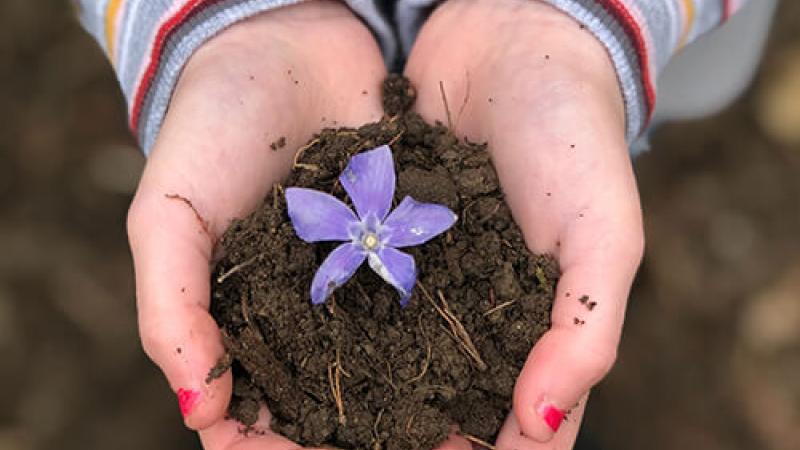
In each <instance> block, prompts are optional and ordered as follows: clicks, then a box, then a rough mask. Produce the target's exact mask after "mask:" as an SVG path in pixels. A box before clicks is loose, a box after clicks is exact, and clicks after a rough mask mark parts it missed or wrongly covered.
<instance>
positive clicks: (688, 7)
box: [678, 0, 695, 49]
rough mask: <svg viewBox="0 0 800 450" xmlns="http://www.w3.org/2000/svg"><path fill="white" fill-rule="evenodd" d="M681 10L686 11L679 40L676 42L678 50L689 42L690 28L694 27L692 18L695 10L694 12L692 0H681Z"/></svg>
mask: <svg viewBox="0 0 800 450" xmlns="http://www.w3.org/2000/svg"><path fill="white" fill-rule="evenodd" d="M683 9H684V11H686V15H685V16H684V19H683V33H681V40H680V41H678V48H679V49H680V48H683V46H685V45H686V43H687V42H688V41H689V34H690V33H691V31H692V26H693V25H694V17H695V10H694V1H693V0H683Z"/></svg>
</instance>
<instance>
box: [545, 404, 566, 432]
mask: <svg viewBox="0 0 800 450" xmlns="http://www.w3.org/2000/svg"><path fill="white" fill-rule="evenodd" d="M540 414H541V415H542V418H543V419H544V421H545V423H547V426H549V427H550V429H552V430H553V432H554V433H555V432H556V431H558V428H559V427H560V426H561V423H562V422H563V421H564V414H565V413H564V411H562V410H560V409H558V408H556V407H555V406H552V405H548V406H545V407H544V408H543V409H542V411H541V413H540Z"/></svg>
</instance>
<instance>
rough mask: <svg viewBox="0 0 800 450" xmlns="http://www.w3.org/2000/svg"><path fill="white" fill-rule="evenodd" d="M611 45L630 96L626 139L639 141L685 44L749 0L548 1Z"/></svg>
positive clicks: (626, 95) (619, 75) (623, 86)
mask: <svg viewBox="0 0 800 450" xmlns="http://www.w3.org/2000/svg"><path fill="white" fill-rule="evenodd" d="M544 1H545V2H546V3H549V4H551V5H553V6H554V7H556V8H558V9H560V10H562V11H564V12H565V13H567V14H569V15H570V16H572V17H573V18H574V19H575V20H576V21H578V22H579V23H580V24H581V26H583V27H585V28H586V29H587V30H588V31H590V32H591V33H593V34H594V35H595V36H596V37H597V38H598V39H599V40H600V41H601V42H602V43H603V45H604V46H605V48H606V50H607V51H608V54H609V56H610V58H611V61H612V63H613V65H614V68H615V69H616V72H617V78H618V79H619V83H620V87H621V90H622V95H623V98H624V101H625V112H626V138H627V140H628V142H629V143H633V142H634V141H636V139H637V138H638V137H639V136H640V135H641V134H642V132H643V131H644V130H645V129H646V128H647V125H648V123H649V121H650V118H651V116H652V114H653V111H654V109H655V101H656V78H657V76H658V73H659V72H660V71H661V70H662V69H663V68H664V67H665V66H666V64H667V62H669V60H670V58H671V57H672V55H673V54H674V53H675V52H676V51H678V50H679V49H680V48H682V47H683V46H684V45H686V44H688V43H690V42H692V41H693V40H695V39H696V38H697V37H699V36H701V35H702V34H704V33H706V32H708V31H709V30H711V29H713V28H715V27H717V26H719V25H720V24H721V23H723V22H725V21H726V20H727V19H728V17H730V16H731V15H732V14H733V13H734V12H735V11H736V10H737V9H738V8H739V7H741V5H742V4H743V3H745V1H746V0H714V1H706V0H704V1H694V0H681V1H654V0H544Z"/></svg>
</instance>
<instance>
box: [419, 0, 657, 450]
mask: <svg viewBox="0 0 800 450" xmlns="http://www.w3.org/2000/svg"><path fill="white" fill-rule="evenodd" d="M406 75H407V76H408V77H409V78H410V79H411V81H412V83H414V84H415V85H416V86H417V89H418V101H417V108H418V110H419V112H420V113H421V114H422V115H423V117H425V118H426V119H428V120H439V121H441V122H443V123H445V124H447V123H450V124H451V125H452V127H453V128H454V129H455V131H456V132H457V133H458V134H460V135H462V136H466V137H468V138H469V139H470V140H472V141H475V142H483V141H485V142H488V143H489V148H490V151H491V153H492V158H493V162H494V164H495V167H496V169H497V171H498V175H499V177H500V181H501V185H502V186H503V189H504V192H505V194H506V198H507V201H508V203H509V205H510V207H511V209H512V212H513V214H514V217H515V220H516V221H517V223H518V224H519V225H520V227H521V228H522V231H523V234H524V235H525V239H526V243H527V245H528V247H529V248H530V249H531V250H532V251H534V252H549V253H552V254H553V255H555V256H556V257H557V258H558V261H559V263H560V265H561V270H562V277H561V279H560V281H559V284H558V288H557V292H556V301H555V304H554V306H553V311H552V328H551V329H550V331H548V332H547V333H546V334H545V335H544V336H543V338H542V339H541V340H540V341H539V342H538V343H537V344H536V345H535V346H534V348H533V350H532V351H531V353H530V355H529V357H528V360H527V362H526V364H525V366H524V368H523V369H522V373H521V374H520V376H519V379H518V380H517V384H516V387H515V392H514V402H513V411H512V414H510V416H509V417H508V419H507V421H506V424H505V426H504V428H503V430H502V431H501V433H500V435H499V438H498V442H497V446H498V448H501V449H506V448H515V449H520V450H521V449H545V448H546V449H568V448H572V446H573V444H574V441H575V437H576V434H577V430H578V427H579V425H580V420H581V417H582V414H583V408H584V405H585V400H586V397H587V395H588V392H589V390H590V389H591V387H592V386H593V385H594V384H596V383H597V382H598V381H599V380H601V379H602V378H603V376H604V375H605V374H606V373H607V372H608V370H609V369H610V368H611V366H612V364H613V362H614V360H615V357H616V350H617V345H618V342H619V338H620V333H621V329H622V323H623V320H624V316H625V305H626V302H627V297H628V293H629V289H630V286H631V283H632V281H633V277H634V275H635V272H636V270H637V267H638V265H639V263H640V260H641V256H642V251H643V245H644V244H643V232H642V219H641V208H640V206H639V198H638V193H637V189H636V184H635V180H634V175H633V171H632V168H631V161H630V157H629V155H628V149H627V145H626V142H625V138H624V134H625V130H624V126H625V123H624V107H623V102H622V96H621V93H620V91H619V87H618V82H617V79H616V77H615V72H614V70H613V67H612V65H611V61H610V58H609V57H608V55H607V53H606V51H605V49H604V48H603V47H602V45H601V44H600V43H599V42H598V41H597V40H596V39H595V38H594V37H593V36H592V35H591V34H590V33H589V32H588V31H586V30H584V29H583V28H582V27H580V26H579V25H578V23H577V22H575V21H573V20H572V19H571V18H569V17H568V16H566V15H564V14H563V13H561V12H559V11H557V10H556V9H554V8H552V7H550V6H548V5H546V4H544V3H541V2H536V1H531V0H503V1H497V0H470V1H466V0H449V1H448V2H446V3H444V4H443V5H442V6H440V7H439V8H438V9H437V10H436V11H435V12H434V13H433V15H432V17H431V18H430V19H429V20H428V22H426V24H425V25H424V26H423V29H422V31H421V33H420V35H419V36H418V38H417V41H416V43H415V46H414V48H413V50H412V52H411V55H410V57H409V61H408V65H407V67H406ZM442 91H444V95H442ZM443 97H444V98H446V100H447V101H446V102H445V100H444V98H443ZM445 103H446V104H447V107H445ZM448 110H449V113H448ZM563 414H565V416H564V418H563V419H562V415H563ZM556 429H557V430H558V431H555V430H556Z"/></svg>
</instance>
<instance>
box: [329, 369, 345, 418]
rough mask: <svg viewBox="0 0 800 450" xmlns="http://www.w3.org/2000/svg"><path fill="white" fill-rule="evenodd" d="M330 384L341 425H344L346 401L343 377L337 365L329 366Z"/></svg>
mask: <svg viewBox="0 0 800 450" xmlns="http://www.w3.org/2000/svg"><path fill="white" fill-rule="evenodd" d="M328 382H329V383H330V385H331V395H333V401H334V403H336V411H338V412H339V424H340V425H344V424H345V422H347V418H346V417H345V415H344V401H343V400H342V375H341V371H340V370H339V366H338V365H337V364H336V363H330V364H328Z"/></svg>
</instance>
